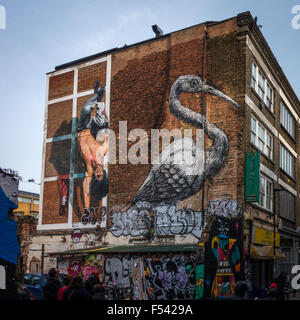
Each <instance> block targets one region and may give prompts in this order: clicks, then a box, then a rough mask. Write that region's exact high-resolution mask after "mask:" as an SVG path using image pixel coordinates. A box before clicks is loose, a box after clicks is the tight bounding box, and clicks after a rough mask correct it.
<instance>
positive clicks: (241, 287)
mask: <svg viewBox="0 0 300 320" xmlns="http://www.w3.org/2000/svg"><path fill="white" fill-rule="evenodd" d="M247 291H248V285H247V283H246V282H245V281H238V282H237V283H236V285H235V287H234V295H232V296H230V297H229V299H230V300H245V299H246V298H245V295H246V293H247Z"/></svg>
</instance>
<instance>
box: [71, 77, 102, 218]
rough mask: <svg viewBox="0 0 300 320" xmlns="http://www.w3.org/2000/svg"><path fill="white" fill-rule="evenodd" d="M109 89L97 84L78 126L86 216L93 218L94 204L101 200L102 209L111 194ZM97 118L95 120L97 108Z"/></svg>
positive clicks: (99, 204) (82, 111) (85, 105)
mask: <svg viewBox="0 0 300 320" xmlns="http://www.w3.org/2000/svg"><path fill="white" fill-rule="evenodd" d="M104 93H105V87H104V86H102V87H100V85H99V81H97V82H96V83H95V87H94V95H93V96H92V97H91V98H90V99H88V100H87V101H86V103H85V104H84V106H83V108H82V110H81V114H80V118H79V122H78V126H77V131H78V142H79V147H80V154H81V157H82V160H83V166H84V168H85V176H84V180H83V200H84V201H83V202H84V213H85V214H88V215H89V212H90V208H91V201H92V200H93V201H97V207H98V208H102V199H103V198H104V197H105V196H106V195H107V193H108V178H107V172H106V170H105V169H104V156H105V155H106V154H107V152H108V135H107V134H106V130H105V129H107V128H108V118H107V114H106V112H105V110H104V103H101V100H102V99H103V97H104ZM95 106H96V108H97V113H96V116H93V117H91V113H92V111H93V110H94V108H95Z"/></svg>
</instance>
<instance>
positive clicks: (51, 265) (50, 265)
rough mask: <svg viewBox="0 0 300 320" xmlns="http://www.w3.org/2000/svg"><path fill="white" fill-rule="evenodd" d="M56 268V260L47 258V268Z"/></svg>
mask: <svg viewBox="0 0 300 320" xmlns="http://www.w3.org/2000/svg"><path fill="white" fill-rule="evenodd" d="M56 267H57V258H48V268H49V269H51V268H56Z"/></svg>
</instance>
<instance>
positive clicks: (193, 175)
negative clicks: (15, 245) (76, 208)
mask: <svg viewBox="0 0 300 320" xmlns="http://www.w3.org/2000/svg"><path fill="white" fill-rule="evenodd" d="M181 93H208V94H211V95H213V96H216V97H219V98H221V99H223V100H226V101H228V102H229V103H231V104H232V105H233V106H235V107H238V108H239V105H238V104H237V103H236V102H235V101H234V100H232V99H231V98H230V97H228V96H227V95H225V94H224V93H223V92H221V91H220V90H218V89H216V88H214V87H213V86H211V85H208V84H206V83H205V82H204V81H203V80H202V79H201V78H200V77H198V76H194V75H183V76H180V77H179V78H177V79H176V80H175V81H174V83H173V85H172V87H171V90H170V96H169V107H170V111H171V113H172V114H173V115H174V116H175V117H176V118H178V119H181V120H183V121H184V122H185V123H187V124H190V125H192V126H194V127H196V128H199V129H204V132H205V133H206V134H207V136H208V138H209V139H211V140H212V144H211V146H210V147H209V149H208V150H205V151H204V147H203V148H200V147H199V146H198V145H197V144H195V142H194V140H193V138H192V137H184V138H181V139H175V140H174V141H173V142H172V143H170V145H169V146H168V147H167V148H165V149H163V150H162V152H161V154H160V155H159V157H158V159H157V161H155V163H154V164H153V166H152V169H151V170H150V172H149V174H148V177H147V178H146V180H145V181H144V183H143V185H142V187H141V188H140V190H139V191H138V193H137V194H136V196H135V197H134V198H133V200H132V201H131V206H130V208H129V209H128V210H127V212H126V214H127V218H129V216H130V213H131V212H136V208H151V209H152V210H154V211H156V213H159V212H160V213H162V212H166V213H167V212H173V214H172V215H174V214H175V213H176V212H178V211H176V206H177V201H182V200H185V199H188V198H189V197H191V196H193V195H195V194H196V193H197V192H199V191H200V190H201V188H202V186H203V184H204V182H205V181H206V180H207V179H211V178H213V177H214V176H216V174H217V173H218V172H219V170H220V169H221V168H222V166H223V165H224V164H225V161H226V158H227V155H228V149H229V143H228V138H227V136H226V134H225V133H224V132H223V131H222V130H221V129H220V128H218V127H217V126H215V125H214V124H212V123H210V122H209V121H208V119H207V118H206V117H205V116H203V115H202V114H200V113H197V112H194V111H192V110H190V109H189V108H188V107H185V106H183V105H182V103H181V101H180V94H181ZM174 207H175V210H170V208H174ZM162 208H165V209H163V210H162ZM175 215H176V214H175ZM182 215H183V212H182V211H181V212H180V216H181V217H182ZM131 216H132V214H131ZM177 216H178V214H177ZM198 216H200V215H198ZM134 217H135V219H138V216H137V215H136V214H135V215H134ZM120 218H121V216H119V218H117V216H115V220H113V223H114V222H115V226H116V225H117V224H118V226H120V225H121V224H122V223H123V224H126V222H124V221H123V222H122V221H120ZM124 218H125V217H124V216H123V220H124ZM127 218H126V219H127ZM190 218H191V217H190ZM194 218H195V217H194ZM126 219H125V220H126ZM172 219H173V217H170V219H169V220H170V221H171V222H172ZM184 219H185V220H187V218H186V217H184ZM191 219H192V218H191ZM177 220H178V219H177ZM173 222H174V221H173ZM120 223H121V224H120ZM198 224H199V223H198ZM129 225H131V226H132V225H134V223H133V224H130V223H129ZM113 228H114V227H113ZM173 229H174V228H173ZM112 230H113V229H112ZM128 231H129V230H127V232H125V233H122V234H123V235H126V234H127V233H128ZM128 234H132V232H129V233H128Z"/></svg>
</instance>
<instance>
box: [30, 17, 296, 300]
mask: <svg viewBox="0 0 300 320" xmlns="http://www.w3.org/2000/svg"><path fill="white" fill-rule="evenodd" d="M44 128H45V130H44V150H43V168H42V181H41V199H40V215H39V223H38V226H37V230H38V232H37V236H36V237H35V238H34V239H33V241H32V250H38V248H40V246H41V244H42V243H43V244H44V245H45V256H46V257H47V258H46V259H48V260H47V261H49V263H50V262H51V264H55V263H56V264H57V265H58V266H60V268H61V269H64V270H65V271H66V272H69V273H70V270H73V271H74V270H75V273H76V272H77V271H78V270H81V271H80V272H83V270H90V268H92V264H91V261H92V260H95V259H98V260H99V261H101V263H102V265H103V276H104V279H105V280H106V281H108V282H109V283H110V284H111V285H112V286H113V285H115V284H116V283H118V284H119V285H120V284H121V285H123V287H126V288H127V289H128V290H129V289H130V290H131V294H132V295H133V296H134V298H135V299H139V298H149V299H169V298H185V299H191V298H203V297H213V298H215V297H219V296H223V297H226V296H229V295H231V294H232V293H233V289H234V285H235V283H236V282H237V281H238V280H240V279H245V278H247V279H248V280H249V282H250V286H251V292H252V294H253V295H259V294H260V292H261V290H262V287H263V286H264V285H265V283H266V281H267V280H268V279H269V278H270V277H271V276H272V275H273V272H274V254H273V253H274V252H275V258H276V259H275V266H276V268H275V272H278V271H279V270H280V269H279V268H282V269H283V268H286V269H288V264H292V263H294V262H295V261H296V260H297V259H298V258H297V254H296V253H297V250H296V248H297V247H298V240H299V237H298V233H297V226H298V224H299V221H298V219H299V218H298V216H297V208H299V185H298V184H297V181H298V180H297V175H299V161H298V153H299V150H297V148H298V144H297V141H298V140H297V139H299V133H298V128H299V100H298V98H297V96H296V95H295V93H294V91H293V90H292V88H291V86H290V85H289V83H288V80H287V79H286V78H285V75H284V73H283V72H282V70H281V68H280V66H279V64H278V62H277V61H276V59H275V57H274V55H273V54H272V51H271V49H270V48H269V46H268V44H267V42H266V41H265V39H264V37H263V35H262V33H261V31H260V29H259V28H258V26H257V25H256V23H255V21H254V19H253V18H252V16H251V14H250V13H249V12H245V13H241V14H239V15H237V16H236V17H233V18H230V19H227V20H224V21H221V22H206V23H202V24H199V25H196V26H193V27H189V28H187V29H184V30H180V31H176V32H173V33H170V34H167V35H158V36H157V37H155V38H153V39H150V40H147V41H144V42H141V43H137V44H134V45H130V46H124V47H123V48H115V49H112V50H109V51H106V52H102V53H100V54H97V55H94V56H90V57H87V58H83V59H80V60H77V61H73V62H70V63H67V64H65V65H61V66H58V67H56V68H55V70H54V71H53V72H50V73H48V74H47V90H46V109H45V127H44ZM246 153H256V154H258V155H259V156H260V159H259V160H260V161H259V168H258V169H259V187H260V189H259V191H258V193H259V194H257V199H256V202H255V203H254V202H249V199H248V200H247V201H245V186H246V184H247V182H246V179H245V161H246ZM279 188H283V189H284V190H285V191H275V190H277V189H279ZM275 196H276V199H275ZM252 201H253V200H252ZM274 202H275V204H274ZM292 204H293V205H292ZM279 207H280V211H279V210H275V211H276V214H277V217H275V218H276V219H275V223H274V208H275V209H277V208H278V209H279ZM274 226H275V233H274ZM274 238H275V251H274ZM278 241H279V242H278ZM145 246H146V249H145ZM272 250H273V251H272ZM283 251H284V252H283ZM272 252H273V253H272ZM287 256H288V258H289V260H288V261H286V260H283V259H284V258H285V259H286V258H287ZM281 259H282V260H281ZM50 260H51V261H50ZM45 261H46V260H45ZM283 261H285V262H283ZM134 268H137V269H136V270H135V269H134ZM133 270H135V271H136V272H133ZM137 270H140V271H139V272H137ZM157 270H161V271H160V272H158V271H157ZM73 271H72V272H73ZM156 273H157V274H156ZM116 274H117V275H118V276H117V278H116V276H115V275H116ZM136 274H138V279H134V281H133V280H132V279H133V278H134V276H133V275H136ZM125 278H126V279H125ZM124 279H125V280H124ZM128 279H131V281H133V282H130V281H129V280H128ZM155 279H156V280H157V279H158V280H157V281H156V280H155ZM251 279H252V281H251ZM123 280H124V281H125V282H124V281H123ZM124 283H126V285H125V284H124ZM134 283H135V284H136V285H134ZM141 284H142V285H141ZM174 288H175V289H174ZM130 290H129V291H130Z"/></svg>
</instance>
